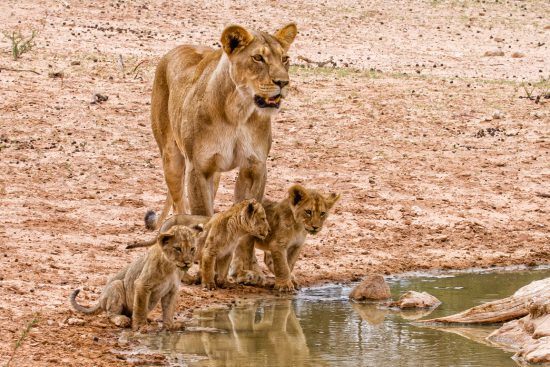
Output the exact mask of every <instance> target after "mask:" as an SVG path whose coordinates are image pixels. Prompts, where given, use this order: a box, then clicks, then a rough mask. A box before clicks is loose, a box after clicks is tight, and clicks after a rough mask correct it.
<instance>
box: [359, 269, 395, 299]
mask: <svg viewBox="0 0 550 367" xmlns="http://www.w3.org/2000/svg"><path fill="white" fill-rule="evenodd" d="M390 297H391V294H390V287H389V286H388V283H386V281H385V280H384V277H383V276H382V275H380V274H372V275H367V277H366V278H365V279H364V280H363V281H362V282H361V283H359V284H358V285H357V286H355V288H353V290H352V291H351V293H350V295H349V298H350V299H352V300H354V301H365V300H371V301H381V300H385V299H388V298H390Z"/></svg>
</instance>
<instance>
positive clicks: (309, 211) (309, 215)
mask: <svg viewBox="0 0 550 367" xmlns="http://www.w3.org/2000/svg"><path fill="white" fill-rule="evenodd" d="M306 215H307V216H308V217H311V210H309V209H308V210H306Z"/></svg>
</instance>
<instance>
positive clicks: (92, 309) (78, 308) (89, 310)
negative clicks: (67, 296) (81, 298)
mask: <svg viewBox="0 0 550 367" xmlns="http://www.w3.org/2000/svg"><path fill="white" fill-rule="evenodd" d="M78 293H80V289H75V290H74V292H73V293H72V294H71V305H72V306H73V308H74V309H75V310H76V311H78V312H82V313H83V314H86V315H96V314H98V313H100V312H101V311H102V310H101V305H100V304H99V302H98V303H97V304H96V305H95V306H93V307H89V308H88V307H84V306H81V305H79V304H78V303H77V302H76V296H78Z"/></svg>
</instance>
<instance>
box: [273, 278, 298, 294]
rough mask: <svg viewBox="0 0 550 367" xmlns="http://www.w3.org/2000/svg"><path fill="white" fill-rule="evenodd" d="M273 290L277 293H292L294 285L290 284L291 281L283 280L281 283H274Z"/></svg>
mask: <svg viewBox="0 0 550 367" xmlns="http://www.w3.org/2000/svg"><path fill="white" fill-rule="evenodd" d="M274 288H275V290H277V291H279V292H294V291H295V289H294V284H292V280H290V279H289V280H283V281H277V280H276V281H275V287H274Z"/></svg>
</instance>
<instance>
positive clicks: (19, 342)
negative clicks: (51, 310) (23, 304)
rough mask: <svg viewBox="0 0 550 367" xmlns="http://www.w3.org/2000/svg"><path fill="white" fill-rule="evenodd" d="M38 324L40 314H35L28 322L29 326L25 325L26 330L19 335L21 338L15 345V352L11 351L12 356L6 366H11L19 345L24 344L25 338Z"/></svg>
mask: <svg viewBox="0 0 550 367" xmlns="http://www.w3.org/2000/svg"><path fill="white" fill-rule="evenodd" d="M36 324H38V314H35V315H34V316H33V318H32V320H31V321H29V322H28V323H27V326H26V327H25V330H23V332H22V333H21V336H20V337H19V339H17V341H16V342H15V346H14V348H13V352H12V353H11V357H10V359H9V360H8V362H7V363H6V366H5V367H9V366H10V363H11V361H12V360H13V358H14V357H15V353H16V352H17V349H19V347H21V345H22V344H23V342H24V341H25V339H26V338H27V336H28V335H29V332H30V331H31V329H32V328H33V327H34V326H35V325H36Z"/></svg>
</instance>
